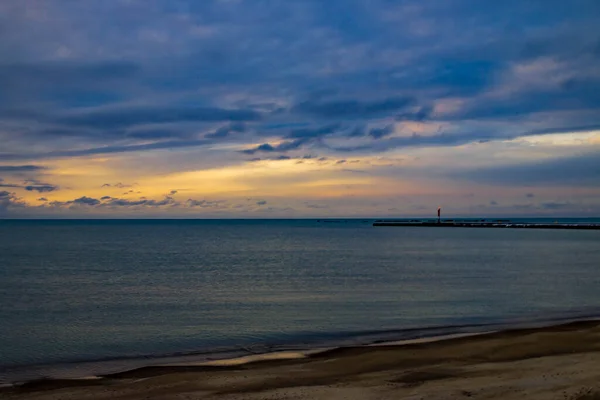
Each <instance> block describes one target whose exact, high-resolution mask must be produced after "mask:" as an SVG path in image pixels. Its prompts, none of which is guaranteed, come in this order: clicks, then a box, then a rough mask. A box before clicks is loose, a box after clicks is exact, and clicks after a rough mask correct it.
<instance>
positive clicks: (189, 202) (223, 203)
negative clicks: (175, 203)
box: [185, 199, 227, 208]
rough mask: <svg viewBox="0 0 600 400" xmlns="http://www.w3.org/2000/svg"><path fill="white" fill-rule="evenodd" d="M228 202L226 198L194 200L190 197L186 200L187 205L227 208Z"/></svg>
mask: <svg viewBox="0 0 600 400" xmlns="http://www.w3.org/2000/svg"><path fill="white" fill-rule="evenodd" d="M226 204H227V202H226V201H225V200H214V201H210V200H194V199H188V200H187V201H186V202H185V205H186V206H187V207H199V208H226V207H227V205H226Z"/></svg>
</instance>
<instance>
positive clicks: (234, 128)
mask: <svg viewBox="0 0 600 400" xmlns="http://www.w3.org/2000/svg"><path fill="white" fill-rule="evenodd" d="M247 129H248V128H247V126H246V125H245V124H244V123H242V122H235V123H231V124H229V125H227V126H223V127H220V128H219V129H217V130H216V131H214V132H211V133H207V134H206V135H204V137H205V138H207V139H222V138H226V137H229V136H230V135H231V134H232V133H242V132H246V130H247Z"/></svg>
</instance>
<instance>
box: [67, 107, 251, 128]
mask: <svg viewBox="0 0 600 400" xmlns="http://www.w3.org/2000/svg"><path fill="white" fill-rule="evenodd" d="M261 118H262V116H261V114H260V113H258V112H256V111H254V110H250V109H246V110H244V109H223V108H211V107H172V106H162V107H161V106H154V107H150V106H148V107H135V108H134V107H130V108H116V109H113V110H97V111H89V112H86V113H78V114H72V115H70V116H65V117H62V118H60V119H59V120H58V121H57V122H58V123H61V124H64V125H69V126H77V127H87V128H97V129H118V128H125V127H130V126H135V125H140V124H161V123H167V122H219V121H258V120H260V119H261Z"/></svg>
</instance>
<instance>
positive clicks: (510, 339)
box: [0, 321, 600, 400]
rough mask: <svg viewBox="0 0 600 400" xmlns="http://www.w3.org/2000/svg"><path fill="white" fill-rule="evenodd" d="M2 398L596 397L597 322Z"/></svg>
mask: <svg viewBox="0 0 600 400" xmlns="http://www.w3.org/2000/svg"><path fill="white" fill-rule="evenodd" d="M0 398H6V399H40V400H44V399H47V400H58V399H65V400H66V399H69V400H70V399H203V398H216V399H266V398H270V399H402V398H406V399H415V400H416V399H467V398H474V399H478V398H481V399H522V398H527V399H562V400H565V399H567V400H600V322H597V321H587V322H575V323H570V324H564V325H558V326H553V327H548V328H536V329H521V330H511V331H503V332H496V333H490V334H485V335H479V336H471V337H463V338H456V339H449V340H442V341H437V342H430V343H420V344H408V345H400V346H399V345H388V346H386V345H384V346H377V347H348V348H339V349H334V350H329V351H325V352H322V353H318V354H313V355H310V356H308V357H306V358H302V359H294V360H271V361H261V362H254V363H249V364H243V365H237V366H230V367H215V366H193V365H186V366H163V367H158V366H157V367H146V368H141V369H137V370H133V371H128V372H122V373H118V374H112V375H108V376H106V377H104V378H103V379H99V380H75V381H73V380H70V381H60V380H47V381H37V382H30V383H28V384H25V385H23V386H21V387H19V388H12V389H5V390H3V391H1V392H0Z"/></svg>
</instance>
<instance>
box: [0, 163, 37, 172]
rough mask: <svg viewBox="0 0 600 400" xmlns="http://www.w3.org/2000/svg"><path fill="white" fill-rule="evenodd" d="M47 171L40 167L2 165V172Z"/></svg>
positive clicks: (0, 167)
mask: <svg viewBox="0 0 600 400" xmlns="http://www.w3.org/2000/svg"><path fill="white" fill-rule="evenodd" d="M45 169H47V167H42V166H40V165H0V172H8V173H11V172H38V171H42V170H45Z"/></svg>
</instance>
